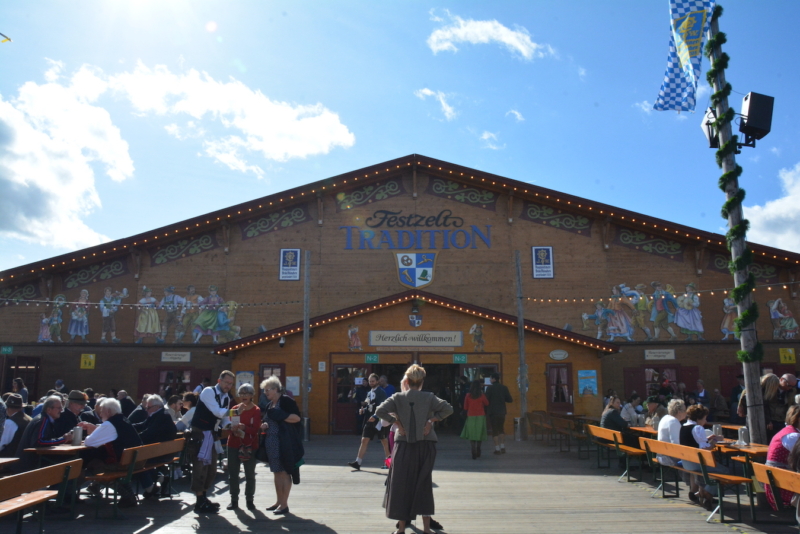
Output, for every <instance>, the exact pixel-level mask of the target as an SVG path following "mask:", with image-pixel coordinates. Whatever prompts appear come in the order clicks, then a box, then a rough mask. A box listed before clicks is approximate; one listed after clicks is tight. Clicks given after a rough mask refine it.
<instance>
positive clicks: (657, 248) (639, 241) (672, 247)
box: [613, 228, 686, 262]
mask: <svg viewBox="0 0 800 534" xmlns="http://www.w3.org/2000/svg"><path fill="white" fill-rule="evenodd" d="M613 242H614V244H615V245H621V246H623V247H626V248H630V249H634V250H638V251H640V252H646V253H648V254H655V255H657V256H661V257H664V258H669V259H671V260H673V261H680V262H682V261H683V254H684V251H685V250H686V245H684V244H683V243H680V242H678V241H672V240H669V239H664V238H661V237H655V236H653V235H649V234H646V233H644V232H641V231H639V230H630V229H629V228H620V229H619V231H618V232H617V235H616V237H615V238H614V241H613Z"/></svg>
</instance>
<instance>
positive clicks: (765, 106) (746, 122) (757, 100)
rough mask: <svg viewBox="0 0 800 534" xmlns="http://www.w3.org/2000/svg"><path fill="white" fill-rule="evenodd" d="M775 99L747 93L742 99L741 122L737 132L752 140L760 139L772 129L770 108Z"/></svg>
mask: <svg viewBox="0 0 800 534" xmlns="http://www.w3.org/2000/svg"><path fill="white" fill-rule="evenodd" d="M774 104H775V98H774V97H771V96H767V95H761V94H758V93H752V92H751V93H747V94H746V95H745V96H744V98H743V99H742V115H743V116H742V120H741V122H740V123H739V131H740V132H742V133H743V134H747V135H749V136H750V137H753V138H754V139H761V138H762V137H764V136H765V135H767V134H768V133H769V131H770V129H771V128H772V106H773V105H774Z"/></svg>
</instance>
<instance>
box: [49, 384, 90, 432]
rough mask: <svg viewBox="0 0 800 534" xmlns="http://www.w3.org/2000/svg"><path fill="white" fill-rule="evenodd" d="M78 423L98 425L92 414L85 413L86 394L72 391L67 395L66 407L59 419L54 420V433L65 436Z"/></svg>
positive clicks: (75, 390)
mask: <svg viewBox="0 0 800 534" xmlns="http://www.w3.org/2000/svg"><path fill="white" fill-rule="evenodd" d="M80 421H87V422H89V423H92V424H100V422H99V421H98V420H97V418H96V417H95V415H94V412H87V411H86V394H85V393H84V392H83V391H78V390H77V389H73V390H72V391H70V392H69V395H67V406H66V408H64V411H63V412H61V417H59V418H58V420H56V433H61V434H66V433H67V432H69V431H70V430H72V429H73V428H75V427H76V426H78V423H79V422H80Z"/></svg>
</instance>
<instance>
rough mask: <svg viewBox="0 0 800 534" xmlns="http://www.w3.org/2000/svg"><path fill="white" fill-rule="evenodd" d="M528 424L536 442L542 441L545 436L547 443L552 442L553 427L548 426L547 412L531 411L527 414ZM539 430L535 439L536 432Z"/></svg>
mask: <svg viewBox="0 0 800 534" xmlns="http://www.w3.org/2000/svg"><path fill="white" fill-rule="evenodd" d="M527 416H528V424H529V425H530V427H531V428H532V429H533V439H534V440H536V441H541V440H544V438H545V436H547V440H548V443H549V442H550V441H551V440H552V437H553V425H551V424H550V422H549V419H548V417H547V412H544V411H539V410H536V411H533V412H528V414H527ZM537 429H538V430H539V433H538V436H540V437H537V432H536V430H537Z"/></svg>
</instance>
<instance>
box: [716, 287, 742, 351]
mask: <svg viewBox="0 0 800 534" xmlns="http://www.w3.org/2000/svg"><path fill="white" fill-rule="evenodd" d="M722 313H724V315H723V316H722V323H721V324H720V325H719V329H720V330H721V331H722V333H723V334H725V336H724V337H723V338H722V340H723V341H725V340H726V339H728V336H730V335H733V337H734V338H736V339H739V334H737V333H736V323H734V321H735V320H736V318H737V317H739V311H738V310H737V309H736V303H735V302H734V301H733V299H732V298H730V297H725V298H724V299H723V301H722Z"/></svg>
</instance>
